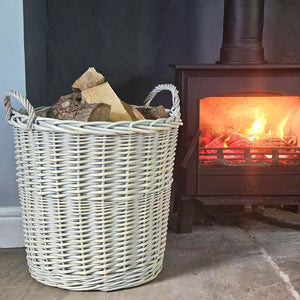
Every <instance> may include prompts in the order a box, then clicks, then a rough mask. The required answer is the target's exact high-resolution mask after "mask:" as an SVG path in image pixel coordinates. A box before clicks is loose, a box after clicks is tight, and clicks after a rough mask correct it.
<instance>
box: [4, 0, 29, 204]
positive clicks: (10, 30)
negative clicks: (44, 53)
mask: <svg viewBox="0 0 300 300" xmlns="http://www.w3.org/2000/svg"><path fill="white" fill-rule="evenodd" d="M0 21H1V26H0V41H1V43H0V95H1V98H0V99H1V103H0V207H3V206H16V205H18V204H19V201H18V190H17V184H16V176H15V174H16V169H15V159H14V147H13V135H12V128H11V127H10V126H8V125H7V124H6V122H5V113H6V110H5V108H4V106H3V93H4V91H5V90H7V89H14V90H18V91H20V92H21V93H23V94H25V65H24V40H23V3H22V0H10V1H0ZM13 106H14V107H17V108H19V107H20V106H19V105H18V104H17V103H16V102H15V101H14V102H13Z"/></svg>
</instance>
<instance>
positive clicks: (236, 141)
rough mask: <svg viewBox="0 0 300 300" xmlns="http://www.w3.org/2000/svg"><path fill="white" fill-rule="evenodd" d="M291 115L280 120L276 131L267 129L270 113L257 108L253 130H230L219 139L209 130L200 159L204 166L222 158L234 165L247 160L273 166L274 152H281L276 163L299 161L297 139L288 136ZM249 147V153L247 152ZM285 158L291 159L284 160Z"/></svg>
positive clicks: (250, 128) (251, 127) (203, 139)
mask: <svg viewBox="0 0 300 300" xmlns="http://www.w3.org/2000/svg"><path fill="white" fill-rule="evenodd" d="M289 115H290V113H288V114H287V115H286V116H285V117H284V118H283V119H282V120H280V122H279V124H278V127H277V128H275V129H273V130H272V129H270V128H269V129H268V128H267V124H268V120H267V117H266V114H265V113H264V112H263V111H260V110H259V109H256V111H255V116H254V121H253V123H252V125H251V126H250V127H249V128H245V129H236V128H230V129H228V130H227V132H226V133H225V134H223V135H221V136H217V137H215V136H212V135H211V134H210V133H209V132H208V131H207V132H206V133H205V136H204V138H202V139H200V146H201V149H200V156H199V158H200V160H202V161H203V163H211V159H220V157H221V158H222V159H223V160H227V162H230V163H243V162H246V161H248V162H249V161H251V163H253V162H258V161H261V162H271V163H272V162H274V157H273V155H274V153H275V152H274V151H272V149H277V150H276V153H277V154H276V155H277V158H276V159H275V160H276V161H277V160H281V161H280V162H283V163H287V160H290V159H295V158H297V159H298V158H299V157H298V153H299V149H297V148H296V147H295V146H296V145H297V139H296V136H293V135H287V136H286V135H285V134H284V129H285V126H286V123H287V120H288V118H289ZM245 148H247V149H249V150H248V151H245ZM217 149H219V151H218V150H217ZM246 152H247V155H246ZM295 152H297V154H295ZM247 156H248V157H247ZM285 159H287V160H286V161H284V160H285Z"/></svg>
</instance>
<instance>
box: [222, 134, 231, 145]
mask: <svg viewBox="0 0 300 300" xmlns="http://www.w3.org/2000/svg"><path fill="white" fill-rule="evenodd" d="M229 140H230V136H229V137H228V138H226V139H225V140H224V145H223V148H228V144H227V142H228V141H229Z"/></svg>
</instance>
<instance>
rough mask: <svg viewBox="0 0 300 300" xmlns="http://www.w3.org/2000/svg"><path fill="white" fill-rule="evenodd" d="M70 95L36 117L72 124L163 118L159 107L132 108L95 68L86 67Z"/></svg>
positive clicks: (164, 114)
mask: <svg viewBox="0 0 300 300" xmlns="http://www.w3.org/2000/svg"><path fill="white" fill-rule="evenodd" d="M72 89H73V93H72V94H69V95H65V96H61V97H60V98H59V100H58V101H57V102H56V103H55V104H53V105H52V106H51V107H49V108H47V109H45V110H41V111H37V115H38V116H40V117H48V118H55V119H59V120H76V121H86V122H93V121H110V122H117V121H137V120H143V119H159V118H167V117H168V114H167V112H166V110H165V109H164V107H163V106H161V105H160V106H157V107H147V108H146V107H136V108H135V107H133V106H131V105H129V104H127V103H125V102H124V101H122V100H121V99H119V97H118V96H117V95H116V93H115V92H114V90H113V89H112V88H111V86H110V84H109V83H108V82H107V81H105V78H104V76H103V75H102V74H100V73H98V72H97V71H96V70H95V68H89V69H88V70H87V71H86V72H85V73H84V74H82V76H81V77H79V78H78V79H77V80H76V81H75V82H74V83H73V85H72Z"/></svg>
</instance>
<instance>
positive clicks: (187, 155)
mask: <svg viewBox="0 0 300 300" xmlns="http://www.w3.org/2000/svg"><path fill="white" fill-rule="evenodd" d="M200 135H201V130H199V129H197V130H196V132H195V134H194V136H193V138H192V141H191V143H190V144H189V147H188V149H187V151H186V153H185V156H184V158H183V160H182V163H181V164H180V166H181V167H182V168H186V166H187V164H188V162H189V160H190V158H191V156H192V153H193V151H194V149H195V147H196V146H197V145H198V144H199V138H200Z"/></svg>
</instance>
